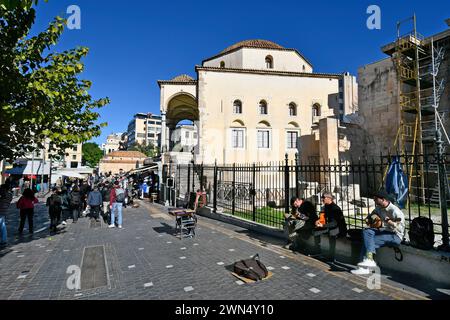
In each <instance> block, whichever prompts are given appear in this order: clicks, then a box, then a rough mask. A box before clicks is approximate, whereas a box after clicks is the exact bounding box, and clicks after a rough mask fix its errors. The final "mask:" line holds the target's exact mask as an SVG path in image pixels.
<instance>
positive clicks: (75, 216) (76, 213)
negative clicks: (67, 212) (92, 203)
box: [72, 205, 81, 222]
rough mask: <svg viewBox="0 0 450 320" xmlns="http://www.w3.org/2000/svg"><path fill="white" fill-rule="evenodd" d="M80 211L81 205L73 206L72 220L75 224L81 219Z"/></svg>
mask: <svg viewBox="0 0 450 320" xmlns="http://www.w3.org/2000/svg"><path fill="white" fill-rule="evenodd" d="M80 209H81V206H80V205H78V206H77V205H74V206H72V218H73V221H74V222H76V221H78V218H79V217H80Z"/></svg>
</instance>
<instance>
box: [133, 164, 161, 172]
mask: <svg viewBox="0 0 450 320" xmlns="http://www.w3.org/2000/svg"><path fill="white" fill-rule="evenodd" d="M151 170H158V165H157V164H155V165H151V166H147V167H142V168H138V169H133V170H130V171H128V172H127V174H135V173H142V172H146V171H151Z"/></svg>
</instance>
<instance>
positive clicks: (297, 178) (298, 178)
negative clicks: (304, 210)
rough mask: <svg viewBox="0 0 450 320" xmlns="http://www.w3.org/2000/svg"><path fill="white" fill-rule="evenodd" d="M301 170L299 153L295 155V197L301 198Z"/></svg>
mask: <svg viewBox="0 0 450 320" xmlns="http://www.w3.org/2000/svg"><path fill="white" fill-rule="evenodd" d="M298 171H299V168H298V152H296V153H295V196H296V197H298V196H299V193H300V192H299V191H300V190H299V182H300V177H299V172H298Z"/></svg>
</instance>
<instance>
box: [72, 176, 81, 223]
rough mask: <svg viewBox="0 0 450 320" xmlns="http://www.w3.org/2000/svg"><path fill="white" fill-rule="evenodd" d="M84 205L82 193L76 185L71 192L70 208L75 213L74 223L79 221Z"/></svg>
mask: <svg viewBox="0 0 450 320" xmlns="http://www.w3.org/2000/svg"><path fill="white" fill-rule="evenodd" d="M81 207H82V200H81V193H80V190H79V189H78V186H76V185H75V186H74V187H73V190H72V192H71V193H70V208H71V210H72V215H73V223H77V221H78V218H79V217H80V211H81Z"/></svg>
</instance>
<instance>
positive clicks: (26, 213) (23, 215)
mask: <svg viewBox="0 0 450 320" xmlns="http://www.w3.org/2000/svg"><path fill="white" fill-rule="evenodd" d="M33 216H34V209H33V208H31V209H21V210H20V224H19V233H22V232H23V228H24V227H25V220H26V219H28V231H29V232H30V233H33Z"/></svg>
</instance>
